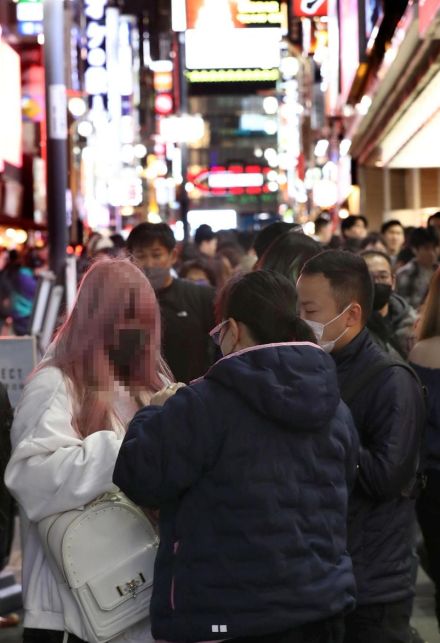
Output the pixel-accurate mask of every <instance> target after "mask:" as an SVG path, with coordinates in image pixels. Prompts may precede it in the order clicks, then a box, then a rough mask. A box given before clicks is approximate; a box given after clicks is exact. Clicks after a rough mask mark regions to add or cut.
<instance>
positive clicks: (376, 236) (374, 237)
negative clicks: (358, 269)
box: [361, 232, 386, 250]
mask: <svg viewBox="0 0 440 643" xmlns="http://www.w3.org/2000/svg"><path fill="white" fill-rule="evenodd" d="M374 243H381V244H382V245H383V246H385V247H386V243H385V239H384V238H383V236H382V235H381V234H380V233H379V232H370V234H367V236H366V237H365V239H363V240H362V243H361V249H362V250H363V249H364V248H366V247H367V246H369V245H370V244H371V245H373V244H374Z"/></svg>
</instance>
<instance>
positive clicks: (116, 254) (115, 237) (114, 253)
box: [109, 234, 127, 259]
mask: <svg viewBox="0 0 440 643" xmlns="http://www.w3.org/2000/svg"><path fill="white" fill-rule="evenodd" d="M109 238H110V241H111V242H112V244H113V248H111V250H110V256H111V257H113V258H114V259H124V257H126V256H127V253H126V248H125V245H126V244H125V239H124V237H123V236H122V235H121V234H111V235H110V237H109Z"/></svg>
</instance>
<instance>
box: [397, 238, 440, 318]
mask: <svg viewBox="0 0 440 643" xmlns="http://www.w3.org/2000/svg"><path fill="white" fill-rule="evenodd" d="M409 243H410V247H411V250H412V252H413V253H414V255H415V256H414V259H412V260H411V261H410V262H409V263H408V264H407V265H406V266H403V268H400V269H399V270H398V271H397V284H396V292H397V294H398V295H401V296H402V297H404V298H405V299H406V301H407V302H408V303H409V304H410V305H411V306H412V307H413V308H415V309H416V310H418V308H419V307H420V306H421V304H422V303H423V300H424V299H425V297H426V294H427V292H428V288H429V284H430V282H431V279H432V275H433V274H434V272H435V270H436V269H437V266H438V263H437V254H438V245H439V242H438V238H437V235H436V233H435V230H434V229H433V228H415V229H414V230H413V232H412V233H411V237H410V240H409Z"/></svg>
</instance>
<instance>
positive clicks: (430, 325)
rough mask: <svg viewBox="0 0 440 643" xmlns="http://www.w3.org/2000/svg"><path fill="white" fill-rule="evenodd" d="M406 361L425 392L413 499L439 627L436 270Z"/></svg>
mask: <svg viewBox="0 0 440 643" xmlns="http://www.w3.org/2000/svg"><path fill="white" fill-rule="evenodd" d="M409 360H410V363H411V366H412V367H413V368H414V370H415V371H416V372H417V374H418V376H419V377H420V379H421V380H422V382H423V384H424V385H425V387H426V389H427V405H428V408H427V418H426V427H425V433H424V444H423V449H422V453H423V466H424V471H425V477H426V486H425V488H424V489H423V490H422V492H421V494H420V497H419V498H418V500H417V516H418V519H419V524H420V527H421V530H422V533H423V538H424V541H425V546H426V552H427V556H428V564H429V572H430V575H431V578H432V579H433V581H434V585H435V606H436V610H435V611H436V616H437V621H438V624H439V627H440V396H439V390H440V269H438V270H437V272H436V273H435V275H434V277H433V279H432V282H431V286H430V289H429V292H428V297H427V300H426V305H425V306H424V309H423V313H422V319H421V322H420V327H419V332H418V342H417V344H416V345H415V346H414V348H413V350H412V351H411V353H410V355H409Z"/></svg>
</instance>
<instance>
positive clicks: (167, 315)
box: [127, 223, 215, 383]
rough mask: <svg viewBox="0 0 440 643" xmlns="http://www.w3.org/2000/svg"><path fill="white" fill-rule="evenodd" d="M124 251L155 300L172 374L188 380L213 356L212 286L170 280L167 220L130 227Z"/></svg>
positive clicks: (172, 253)
mask: <svg viewBox="0 0 440 643" xmlns="http://www.w3.org/2000/svg"><path fill="white" fill-rule="evenodd" d="M127 250H128V252H129V254H130V255H131V256H132V258H133V261H134V262H135V263H136V264H137V265H138V266H139V267H140V268H141V269H142V270H143V271H144V273H145V274H146V276H147V277H148V279H149V280H150V283H151V285H152V286H153V288H154V290H155V292H156V296H157V299H158V301H159V305H160V310H161V318H162V337H163V353H164V357H165V359H166V361H167V363H168V364H169V366H170V368H171V370H172V372H173V374H174V377H175V378H176V380H177V381H179V382H185V383H188V382H190V381H191V380H193V379H195V378H197V377H200V376H202V375H203V374H204V373H206V371H207V370H208V368H209V367H210V366H211V364H212V363H213V362H214V360H215V351H214V350H213V347H212V342H210V340H209V331H210V329H211V328H212V326H213V325H214V297H215V290H214V288H211V287H210V286H199V285H197V284H195V283H192V282H190V281H187V280H186V279H175V278H174V277H173V276H172V275H171V269H172V267H173V266H174V264H175V262H176V258H177V251H176V240H175V238H174V234H173V231H172V230H171V228H170V227H169V226H168V225H167V224H166V223H140V224H139V225H137V226H136V227H135V228H133V230H132V231H131V232H130V234H129V236H128V239H127Z"/></svg>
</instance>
